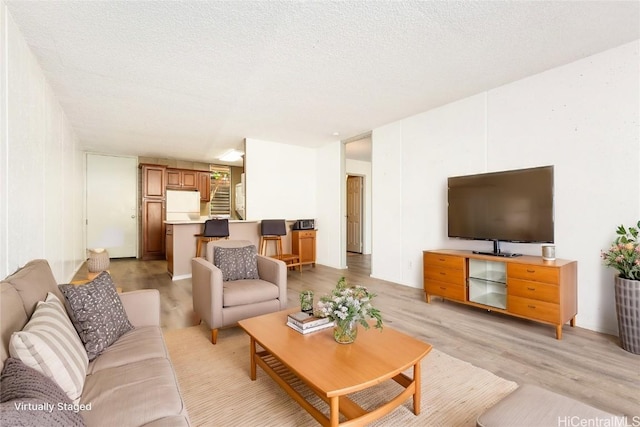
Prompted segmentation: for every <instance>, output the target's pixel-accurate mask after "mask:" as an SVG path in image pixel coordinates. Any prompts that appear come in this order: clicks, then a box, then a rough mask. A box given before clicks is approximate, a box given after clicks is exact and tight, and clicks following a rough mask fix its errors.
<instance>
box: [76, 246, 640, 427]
mask: <svg viewBox="0 0 640 427" xmlns="http://www.w3.org/2000/svg"><path fill="white" fill-rule="evenodd" d="M347 263H348V265H349V268H348V269H346V270H337V269H333V268H330V267H325V266H321V265H318V266H316V267H315V268H311V267H309V266H307V267H305V268H304V270H303V272H302V273H299V272H297V271H290V272H289V273H288V290H289V292H288V300H289V307H295V306H297V305H298V304H299V301H298V295H299V293H300V291H302V290H307V289H309V290H312V291H314V293H315V295H316V301H317V298H318V297H319V296H320V295H323V294H325V293H327V292H328V291H329V290H331V289H332V288H333V287H334V286H335V284H336V282H337V280H338V279H339V278H340V277H341V276H345V277H346V278H347V280H348V281H349V282H350V283H352V284H362V285H365V286H367V287H368V288H369V289H370V290H372V291H373V292H375V293H377V294H378V296H377V298H376V299H375V300H374V305H375V306H376V307H378V308H379V309H380V310H381V311H382V314H383V318H384V324H385V325H388V326H391V327H393V328H396V329H398V330H401V331H403V332H405V333H407V334H409V335H412V336H414V337H417V338H419V339H422V340H424V341H426V342H429V343H430V344H432V345H433V346H434V347H435V348H437V349H438V350H441V351H443V352H445V353H447V354H449V355H451V356H454V357H457V358H459V359H462V360H465V361H467V362H469V363H472V364H473V365H476V366H479V367H481V368H484V369H487V370H489V371H491V372H493V373H495V374H496V375H498V376H500V377H503V378H506V379H509V380H512V381H515V382H517V383H518V384H523V383H531V384H537V385H539V386H542V387H544V388H548V389H551V390H554V391H556V392H558V393H561V394H564V395H567V396H571V397H573V398H575V399H577V400H580V401H583V402H586V403H588V404H591V405H593V406H595V407H598V408H600V409H603V410H607V411H610V412H613V413H616V414H622V415H627V416H628V417H629V418H628V421H629V422H630V423H631V422H633V421H634V420H635V422H636V424H632V425H640V356H638V355H633V354H631V353H628V352H626V351H624V350H622V349H621V348H620V346H619V345H618V339H617V337H614V336H611V335H605V334H599V333H596V332H593V331H589V330H586V329H582V328H580V327H579V325H580V314H579V312H578V317H577V325H578V327H575V328H571V327H570V326H569V325H565V326H564V329H563V339H562V340H561V341H558V340H556V339H555V337H554V327H553V326H551V325H544V324H540V323H535V322H531V321H527V320H522V319H517V318H512V317H508V316H504V315H501V314H498V313H494V312H488V311H485V310H481V309H477V308H473V307H466V306H463V305H460V304H456V303H452V302H448V301H442V300H441V299H439V298H433V300H432V303H431V304H427V303H426V302H425V300H424V293H423V292H422V290H421V289H415V288H410V287H406V286H402V285H398V284H394V283H391V282H386V281H383V280H377V279H373V278H371V277H369V272H370V257H369V256H362V255H357V256H348V257H347ZM110 272H111V275H112V276H113V279H114V281H115V282H116V283H117V286H120V287H122V288H123V290H124V291H125V292H126V291H131V290H135V289H144V288H155V289H158V290H159V291H160V294H161V304H162V317H161V318H162V326H163V328H166V329H173V328H183V327H187V326H191V325H194V324H196V323H197V322H198V319H197V316H196V315H195V314H194V313H193V308H192V300H191V280H190V279H186V280H180V281H176V282H172V281H171V279H170V277H169V276H168V274H167V272H166V262H165V261H140V260H134V259H123V260H112V261H111V266H110ZM84 277H86V270H85V269H84V267H83V268H82V269H81V270H80V271H79V272H78V274H77V275H76V278H84ZM612 291H613V290H612ZM224 336H225V331H224V330H222V331H221V332H220V335H219V338H218V344H217V345H224ZM424 386H425V387H428V386H429V384H428V383H426V384H424ZM634 417H636V418H634Z"/></svg>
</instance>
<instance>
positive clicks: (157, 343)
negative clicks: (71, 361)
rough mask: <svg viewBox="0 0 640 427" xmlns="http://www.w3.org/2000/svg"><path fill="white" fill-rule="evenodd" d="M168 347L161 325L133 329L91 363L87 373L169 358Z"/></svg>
mask: <svg viewBox="0 0 640 427" xmlns="http://www.w3.org/2000/svg"><path fill="white" fill-rule="evenodd" d="M168 357H169V356H168V353H167V348H166V347H165V345H164V340H163V338H162V329H161V328H160V327H159V326H143V327H140V328H135V329H132V330H131V331H129V332H127V333H126V334H124V335H123V336H121V337H120V338H119V339H118V340H117V341H116V342H114V343H113V344H111V345H110V346H109V348H107V349H106V350H105V351H103V352H102V353H101V354H100V357H96V358H95V359H94V360H93V361H92V362H90V363H89V369H88V371H87V373H88V374H89V375H91V374H94V373H96V372H98V371H101V370H103V369H109V368H115V367H118V366H122V365H126V364H128V363H134V362H140V361H143V360H149V359H155V358H168Z"/></svg>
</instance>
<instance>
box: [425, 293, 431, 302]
mask: <svg viewBox="0 0 640 427" xmlns="http://www.w3.org/2000/svg"><path fill="white" fill-rule="evenodd" d="M424 295H425V297H426V300H427V304H431V295H429V294H427V293H425V294H424Z"/></svg>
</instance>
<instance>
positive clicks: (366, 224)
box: [345, 159, 371, 254]
mask: <svg viewBox="0 0 640 427" xmlns="http://www.w3.org/2000/svg"><path fill="white" fill-rule="evenodd" d="M345 167H346V172H347V175H358V176H361V177H362V180H363V181H364V194H363V202H362V228H363V233H362V240H363V246H362V253H363V254H370V253H371V162H363V161H361V160H349V159H346V161H345Z"/></svg>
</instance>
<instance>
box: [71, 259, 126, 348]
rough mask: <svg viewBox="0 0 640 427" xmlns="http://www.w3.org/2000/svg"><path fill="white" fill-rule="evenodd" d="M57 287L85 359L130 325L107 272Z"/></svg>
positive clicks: (105, 346) (116, 337)
mask: <svg viewBox="0 0 640 427" xmlns="http://www.w3.org/2000/svg"><path fill="white" fill-rule="evenodd" d="M60 290H61V291H62V293H63V294H64V296H65V305H66V306H67V311H68V312H69V317H70V318H71V321H72V322H73V325H74V326H75V328H76V330H77V331H78V335H80V339H81V340H82V342H83V343H84V347H85V349H86V350H87V355H88V356H89V360H93V359H95V358H96V356H98V355H99V354H100V353H102V351H104V349H106V348H107V347H109V346H110V345H111V344H113V343H114V342H115V341H116V340H117V339H118V338H120V337H121V336H122V335H123V334H125V333H126V332H129V331H130V330H131V329H133V326H131V323H130V322H129V318H128V317H127V313H126V312H125V311H124V307H123V306H122V302H121V301H120V297H119V296H118V292H117V291H116V287H115V286H114V284H113V282H112V281H111V276H110V275H109V273H107V272H106V271H103V272H102V273H100V274H99V275H98V276H97V277H96V278H95V279H93V280H92V281H90V282H89V283H86V284H84V285H79V286H75V285H60Z"/></svg>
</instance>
